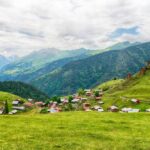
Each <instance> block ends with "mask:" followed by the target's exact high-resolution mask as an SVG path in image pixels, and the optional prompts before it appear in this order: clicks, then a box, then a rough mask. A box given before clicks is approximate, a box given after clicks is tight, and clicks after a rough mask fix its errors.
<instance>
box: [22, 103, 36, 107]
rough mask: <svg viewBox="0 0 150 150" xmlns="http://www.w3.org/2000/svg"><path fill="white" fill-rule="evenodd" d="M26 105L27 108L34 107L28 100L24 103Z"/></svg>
mask: <svg viewBox="0 0 150 150" xmlns="http://www.w3.org/2000/svg"><path fill="white" fill-rule="evenodd" d="M24 106H25V107H26V108H32V107H33V106H34V105H33V104H32V103H31V102H26V103H24Z"/></svg>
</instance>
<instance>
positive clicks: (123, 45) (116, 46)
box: [105, 41, 142, 50]
mask: <svg viewBox="0 0 150 150" xmlns="http://www.w3.org/2000/svg"><path fill="white" fill-rule="evenodd" d="M139 44H142V43H140V42H132V43H131V42H129V41H125V42H120V43H117V44H114V45H112V46H110V47H108V48H106V49H105V50H121V49H125V48H127V47H131V46H136V45H139Z"/></svg>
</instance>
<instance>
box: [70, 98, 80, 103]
mask: <svg viewBox="0 0 150 150" xmlns="http://www.w3.org/2000/svg"><path fill="white" fill-rule="evenodd" d="M79 101H80V99H77V98H75V99H73V100H72V101H71V102H72V103H77V102H79Z"/></svg>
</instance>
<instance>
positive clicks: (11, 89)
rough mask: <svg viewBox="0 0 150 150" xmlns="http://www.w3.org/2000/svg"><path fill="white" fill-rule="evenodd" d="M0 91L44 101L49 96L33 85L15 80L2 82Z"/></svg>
mask: <svg viewBox="0 0 150 150" xmlns="http://www.w3.org/2000/svg"><path fill="white" fill-rule="evenodd" d="M0 91H3V92H8V93H12V94H15V95H18V96H20V97H23V98H26V99H28V98H32V99H36V100H42V101H44V100H47V99H48V98H49V97H48V96H47V95H46V94H44V93H43V92H41V91H39V90H37V89H36V88H34V87H32V86H31V85H28V84H25V83H22V82H15V81H5V82H0Z"/></svg>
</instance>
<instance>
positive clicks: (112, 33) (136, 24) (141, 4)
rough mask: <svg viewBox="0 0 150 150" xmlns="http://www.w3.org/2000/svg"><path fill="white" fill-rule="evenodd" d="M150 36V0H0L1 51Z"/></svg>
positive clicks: (99, 45) (22, 52)
mask: <svg viewBox="0 0 150 150" xmlns="http://www.w3.org/2000/svg"><path fill="white" fill-rule="evenodd" d="M149 40H150V0H0V54H4V55H14V54H17V55H20V56H22V55H26V54H28V53H30V52H32V51H33V50H39V49H43V48H52V47H55V48H58V49H62V50H64V49H77V48H80V47H84V48H90V49H101V48H104V47H107V46H109V45H111V44H114V43H117V42H121V41H149Z"/></svg>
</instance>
